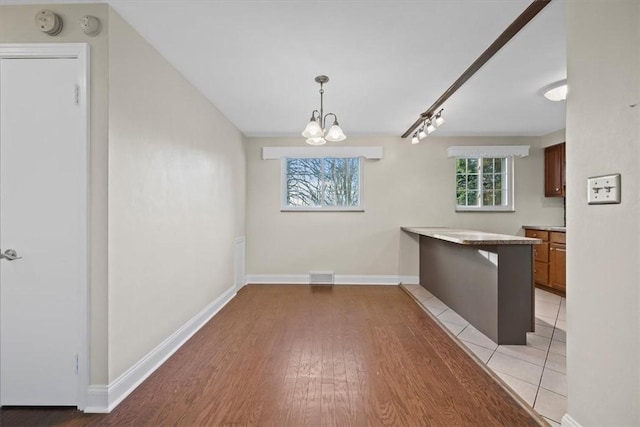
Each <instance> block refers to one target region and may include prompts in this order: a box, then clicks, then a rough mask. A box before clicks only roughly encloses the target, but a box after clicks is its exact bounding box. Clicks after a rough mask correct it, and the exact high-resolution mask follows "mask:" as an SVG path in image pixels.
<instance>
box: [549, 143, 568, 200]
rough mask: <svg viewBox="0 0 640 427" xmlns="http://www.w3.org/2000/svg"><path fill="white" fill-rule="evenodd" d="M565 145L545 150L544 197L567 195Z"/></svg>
mask: <svg viewBox="0 0 640 427" xmlns="http://www.w3.org/2000/svg"><path fill="white" fill-rule="evenodd" d="M564 150H565V144H564V143H563V144H558V145H552V146H551V147H547V148H545V149H544V195H545V196H546V197H563V196H564V195H565V187H566V184H565V158H564V155H565V151H564Z"/></svg>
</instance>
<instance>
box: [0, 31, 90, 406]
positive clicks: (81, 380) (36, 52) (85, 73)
mask: <svg viewBox="0 0 640 427" xmlns="http://www.w3.org/2000/svg"><path fill="white" fill-rule="evenodd" d="M0 58H1V59H27V58H52V59H59V58H72V59H77V60H78V70H77V71H78V76H77V78H78V87H79V90H80V94H79V96H78V101H79V107H80V115H81V118H80V121H81V122H80V131H81V134H82V135H84V136H85V143H84V144H83V145H82V147H81V148H82V150H83V151H82V152H80V153H79V154H80V156H79V157H80V158H81V159H82V161H83V164H82V165H81V168H82V170H84V173H85V178H86V179H84V180H83V181H82V182H81V183H80V185H81V186H82V195H81V204H82V205H83V206H85V212H84V215H81V217H80V226H81V227H82V229H83V236H82V240H81V241H80V242H78V245H79V246H80V248H81V253H82V254H83V255H82V258H83V260H84V262H83V263H81V267H80V268H81V270H80V273H81V275H82V276H83V277H85V283H84V286H80V289H79V290H78V297H79V304H78V325H79V326H78V329H79V330H78V334H79V335H78V396H77V406H78V409H80V410H83V409H85V407H86V405H87V400H88V395H87V393H88V389H89V372H90V361H89V354H90V353H89V343H90V342H91V331H90V328H89V324H90V319H91V313H90V309H89V307H90V301H89V289H90V287H91V271H90V265H91V262H90V253H89V248H90V247H91V242H90V233H89V200H90V194H89V191H90V188H91V186H90V179H91V176H90V171H89V164H90V156H91V122H90V118H91V111H90V100H91V97H90V93H89V91H90V86H91V85H90V72H91V69H90V46H89V44H87V43H3V44H0Z"/></svg>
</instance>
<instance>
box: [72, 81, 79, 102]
mask: <svg viewBox="0 0 640 427" xmlns="http://www.w3.org/2000/svg"><path fill="white" fill-rule="evenodd" d="M73 102H74V103H75V105H80V85H76V86H75V88H74V92H73Z"/></svg>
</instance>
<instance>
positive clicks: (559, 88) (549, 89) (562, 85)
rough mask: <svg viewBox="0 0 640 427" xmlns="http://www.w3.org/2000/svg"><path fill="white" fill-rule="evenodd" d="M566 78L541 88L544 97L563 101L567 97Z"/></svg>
mask: <svg viewBox="0 0 640 427" xmlns="http://www.w3.org/2000/svg"><path fill="white" fill-rule="evenodd" d="M567 90H568V88H567V80H566V79H565V80H560V81H559V82H555V83H553V84H551V85H549V86H546V87H544V88H543V89H542V91H543V93H544V97H545V98H547V99H548V100H549V101H554V102H558V101H565V100H566V99H567Z"/></svg>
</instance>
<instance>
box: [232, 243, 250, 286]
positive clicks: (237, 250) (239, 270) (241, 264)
mask: <svg viewBox="0 0 640 427" xmlns="http://www.w3.org/2000/svg"><path fill="white" fill-rule="evenodd" d="M233 249H234V251H233V283H234V285H235V287H236V292H237V291H239V290H240V289H241V288H242V287H243V286H244V285H246V284H247V241H246V238H245V237H244V236H242V237H236V238H235V240H234V241H233Z"/></svg>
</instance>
